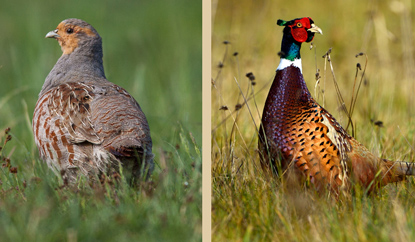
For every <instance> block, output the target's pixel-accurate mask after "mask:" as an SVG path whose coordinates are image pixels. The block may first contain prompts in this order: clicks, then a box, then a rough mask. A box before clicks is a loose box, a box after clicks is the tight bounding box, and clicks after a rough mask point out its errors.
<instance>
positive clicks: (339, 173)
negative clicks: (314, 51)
mask: <svg viewBox="0 0 415 242" xmlns="http://www.w3.org/2000/svg"><path fill="white" fill-rule="evenodd" d="M277 24H278V25H279V26H284V31H283V39H282V43H281V52H280V57H281V60H280V64H279V66H278V68H277V72H276V75H275V79H274V82H273V84H272V86H271V89H270V91H269V94H268V97H267V100H266V102H265V107H264V112H263V115H262V124H261V127H260V130H259V143H258V146H259V151H260V157H261V164H262V167H263V168H264V169H269V168H270V167H271V169H272V170H273V171H274V172H278V171H279V172H282V173H287V172H288V173H290V172H291V171H294V174H297V175H299V177H301V178H300V180H307V179H309V181H310V182H311V183H313V184H314V185H315V186H316V187H317V188H318V189H321V188H324V187H328V188H329V189H330V190H331V191H334V192H336V193H338V192H339V189H340V188H342V189H349V188H350V187H351V185H352V184H356V183H357V184H360V185H361V186H362V187H363V188H368V189H369V190H373V188H375V187H380V186H383V185H386V184H387V183H389V182H396V181H400V180H402V179H403V178H404V177H405V176H407V175H414V171H415V169H414V164H415V163H408V162H394V161H389V160H385V159H381V158H379V157H376V156H375V155H373V154H372V153H371V152H370V151H369V150H368V149H367V148H365V147H364V146H363V145H362V144H360V143H359V142H358V141H356V140H355V139H354V138H353V137H351V136H350V135H349V134H347V132H346V131H345V130H344V129H343V128H342V127H341V126H340V124H339V123H338V122H337V121H336V120H335V119H334V118H333V116H332V115H330V113H329V112H327V111H326V110H325V109H324V108H323V107H321V106H320V105H319V104H318V103H317V102H316V101H315V100H314V99H313V97H312V96H311V94H310V92H309V90H308V89H307V86H306V83H305V82H304V78H303V75H302V66H301V57H300V48H301V44H302V43H303V42H310V41H312V40H313V38H314V34H315V33H320V34H322V31H321V29H320V28H318V27H317V26H316V25H315V24H314V22H313V20H312V19H311V18H298V19H294V20H291V21H283V20H278V22H277Z"/></svg>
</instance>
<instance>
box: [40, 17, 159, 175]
mask: <svg viewBox="0 0 415 242" xmlns="http://www.w3.org/2000/svg"><path fill="white" fill-rule="evenodd" d="M46 38H54V39H56V40H57V41H58V42H59V45H60V46H61V49H62V52H63V54H62V56H61V57H60V58H59V60H58V61H57V62H56V64H55V66H54V67H53V68H52V70H51V71H50V73H49V75H48V76H47V77H46V80H45V82H44V84H43V87H42V90H41V91H40V94H39V99H38V101H37V103H36V107H35V110H34V114H33V121H32V128H33V133H34V137H35V142H36V145H37V147H38V149H39V154H40V157H41V159H42V160H44V161H46V163H47V164H48V166H49V167H50V168H51V169H53V171H55V173H56V174H58V175H59V174H61V175H62V177H63V178H64V181H66V182H69V183H74V182H76V181H77V179H78V178H79V176H80V175H84V176H86V177H87V178H89V179H95V178H96V177H98V176H100V175H101V174H108V173H109V172H111V171H116V172H119V168H120V165H121V166H122V167H123V169H124V170H123V171H124V172H125V174H127V175H128V173H130V177H131V180H136V181H138V180H139V179H146V178H148V177H149V176H150V174H151V172H152V170H153V168H154V163H153V156H154V155H153V153H152V140H151V137H150V129H149V126H148V123H147V120H146V117H145V115H144V113H143V111H142V110H141V108H140V106H139V105H138V103H137V102H136V100H135V99H134V98H133V97H132V96H131V95H130V94H129V93H128V92H127V91H126V90H124V89H123V88H121V87H119V86H117V85H115V84H113V83H111V82H109V81H108V80H107V79H106V77H105V74H104V67H103V61H102V57H103V54H102V41H101V37H100V36H99V34H98V32H97V31H96V30H95V29H94V28H93V27H92V26H91V25H90V24H88V23H86V22H85V21H83V20H80V19H66V20H64V21H62V22H61V23H60V24H59V25H58V27H57V28H56V29H55V30H53V31H51V32H49V33H48V34H47V35H46Z"/></svg>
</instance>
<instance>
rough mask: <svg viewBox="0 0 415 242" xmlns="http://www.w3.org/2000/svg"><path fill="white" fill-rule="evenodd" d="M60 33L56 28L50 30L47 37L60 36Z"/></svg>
mask: <svg viewBox="0 0 415 242" xmlns="http://www.w3.org/2000/svg"><path fill="white" fill-rule="evenodd" d="M59 37H60V36H59V34H58V30H57V29H55V30H53V31H50V32H49V33H47V34H46V36H45V38H55V39H56V38H59Z"/></svg>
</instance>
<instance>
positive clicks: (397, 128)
mask: <svg viewBox="0 0 415 242" xmlns="http://www.w3.org/2000/svg"><path fill="white" fill-rule="evenodd" d="M401 4H403V5H401ZM402 6H403V8H402ZM212 13H213V16H212V24H213V25H212V33H213V35H212V66H213V70H212V80H213V82H212V83H213V85H212V111H211V114H212V143H211V147H212V151H211V152H212V193H213V196H212V236H213V241H229V240H232V241H413V240H414V239H415V232H414V230H413V229H412V228H413V226H414V222H415V221H414V219H413V218H414V215H415V210H414V208H413V204H414V200H415V193H414V189H415V187H414V185H415V183H414V179H413V178H410V179H409V180H408V181H406V182H403V183H399V184H390V185H388V186H386V187H384V188H382V189H381V190H380V191H378V192H377V193H375V194H372V195H370V196H367V195H366V194H364V193H363V192H361V191H360V190H359V189H356V191H355V193H354V194H353V195H352V196H350V197H346V198H342V199H340V200H339V201H335V200H333V199H332V198H328V197H326V196H318V195H316V194H315V192H314V191H313V190H307V189H302V188H299V187H295V186H294V187H293V185H292V184H290V183H289V182H285V181H280V180H276V179H273V178H272V177H271V178H270V177H267V176H266V175H265V174H264V173H263V172H262V170H261V167H260V165H259V157H258V154H257V141H258V139H257V131H256V128H257V127H258V126H259V124H260V120H261V115H262V110H263V105H264V102H265V98H266V96H267V93H268V90H269V88H270V86H271V83H272V80H273V77H274V75H275V70H276V68H277V66H278V63H279V58H278V56H277V53H278V51H279V50H280V44H281V37H282V28H281V27H279V26H277V25H276V22H277V20H278V19H280V18H281V19H284V20H291V19H293V18H298V17H306V16H308V17H311V18H313V20H314V22H315V23H316V25H317V26H319V27H320V28H321V29H322V30H323V32H324V35H316V36H315V38H314V40H313V46H314V48H313V49H311V50H310V48H309V46H310V45H309V44H304V45H303V48H302V53H301V54H302V55H301V56H302V61H303V74H304V77H305V80H306V83H307V86H308V87H309V89H310V92H311V94H312V95H313V96H315V93H316V94H317V96H316V97H315V98H316V100H317V101H318V102H319V103H320V104H322V105H323V106H324V107H325V108H326V109H328V110H329V112H331V113H332V114H333V115H334V116H335V117H336V119H337V120H338V121H339V122H340V123H342V125H343V126H344V127H345V126H346V125H347V122H346V121H347V119H346V115H345V114H344V113H343V112H341V111H340V110H341V109H339V107H340V106H341V104H340V103H339V102H338V101H337V100H338V99H337V94H336V92H335V88H334V85H333V81H332V79H333V77H332V74H331V71H330V67H329V64H328V63H325V60H324V59H323V58H321V57H322V56H323V55H324V54H325V53H326V52H327V50H328V49H329V48H331V47H332V53H331V60H332V64H333V68H334V73H335V76H336V80H337V82H338V85H339V87H340V90H341V93H342V96H343V98H344V100H345V105H346V107H349V105H350V101H351V97H352V90H353V82H354V78H355V73H356V65H357V63H360V64H361V65H362V66H364V65H365V57H364V56H360V57H358V58H356V57H355V55H356V54H358V53H360V52H364V53H365V54H366V55H367V56H368V66H367V69H366V74H365V77H364V84H363V85H362V88H361V90H360V93H359V96H358V99H357V103H356V107H355V109H354V113H353V120H354V124H355V128H356V131H357V132H356V135H355V137H356V139H357V140H359V141H360V142H361V143H363V144H364V145H365V146H366V147H368V148H369V150H371V151H372V152H373V153H375V154H377V155H379V156H382V157H385V158H389V159H392V160H406V161H411V162H413V161H414V148H413V147H415V145H414V144H415V137H414V132H415V128H414V127H415V126H414V125H415V118H414V117H415V116H414V115H415V107H414V105H413V103H414V99H413V93H414V91H415V85H414V80H415V73H414V56H413V55H414V52H413V51H414V49H413V46H414V44H415V43H414V32H413V28H412V27H411V26H414V24H415V20H414V19H413V13H414V8H413V5H412V6H410V4H409V2H406V1H404V2H403V3H401V2H398V1H394V2H376V1H364V2H362V1H354V0H353V1H344V2H338V1H260V2H258V1H220V0H217V1H213V5H212ZM225 40H226V41H229V44H224V43H223V41H225ZM235 53H237V54H235ZM326 64H327V66H325V65H326ZM317 69H319V73H320V76H321V79H320V83H318V84H317V89H315V86H316V80H315V73H316V72H317ZM249 72H253V74H254V76H255V83H256V84H255V85H254V86H253V85H252V83H251V82H250V81H249V79H248V78H247V77H246V76H245V75H246V73H249ZM361 74H362V72H361V71H360V72H359V73H358V77H360V76H361ZM244 97H245V98H249V101H248V102H247V103H246V105H245V103H244ZM241 105H242V108H240V109H238V108H237V107H238V106H241ZM225 107H226V108H225ZM376 121H382V122H383V127H379V126H376V125H375V124H374V122H376ZM350 131H351V130H350V129H349V132H350Z"/></svg>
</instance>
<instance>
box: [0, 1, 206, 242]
mask: <svg viewBox="0 0 415 242" xmlns="http://www.w3.org/2000/svg"><path fill="white" fill-rule="evenodd" d="M0 5H1V7H0V22H1V24H0V32H1V35H0V46H1V48H0V84H1V85H0V132H1V134H0V140H2V141H4V140H5V139H6V136H5V134H4V133H3V132H2V130H4V129H5V128H6V127H10V128H11V131H10V134H11V136H12V140H11V141H9V142H8V143H7V145H6V146H5V147H4V149H3V150H2V151H1V152H2V153H0V155H2V157H3V158H9V159H10V163H11V165H12V166H14V167H17V168H18V172H17V173H10V172H9V170H8V169H7V165H6V163H5V162H4V161H0V163H2V164H3V167H2V168H1V169H2V170H1V172H0V184H1V185H0V234H1V238H0V241H11V240H13V241H56V240H68V241H77V240H84V241H85V240H86V241H93V240H100V241H114V240H118V241H136V240H138V239H140V240H143V241H144V240H145V241H190V240H192V241H194V240H200V239H201V199H202V198H201V155H200V150H199V147H200V146H201V138H202V137H201V128H202V118H201V117H202V112H201V107H202V102H201V91H202V90H201V73H202V71H201V70H202V54H201V53H202V52H201V48H202V40H201V33H202V29H201V27H202V20H201V14H202V12H201V11H202V7H201V6H202V4H201V1H191V2H188V1H184V0H179V1H172V0H162V1H148V0H144V1H95V0H94V1H50V0H42V1H34V2H33V1H32V2H30V1H23V0H17V1H1V4H0ZM67 18H80V19H83V20H85V21H87V22H88V23H90V24H91V25H92V26H94V28H95V29H96V30H97V31H98V32H99V34H100V35H101V37H102V39H103V52H104V68H105V72H106V76H107V78H108V80H109V81H111V82H113V83H115V84H117V85H120V86H122V87H124V88H125V89H126V90H128V92H129V93H130V94H132V95H133V96H134V97H135V98H136V100H137V101H138V102H139V103H140V106H141V108H142V109H143V111H144V112H145V114H146V116H147V120H148V122H149V125H150V130H151V136H152V138H153V153H155V155H156V158H155V161H156V163H157V164H156V169H155V172H154V175H153V183H152V184H151V185H149V186H150V187H149V188H147V189H143V190H145V191H137V190H135V189H131V188H129V187H121V188H119V189H115V190H111V189H110V188H108V187H107V188H106V190H105V189H104V191H101V190H100V189H98V190H96V189H91V188H87V187H80V188H79V189H80V190H79V191H77V192H72V191H67V190H65V189H63V191H62V190H61V189H58V187H59V179H58V178H56V177H55V176H54V175H53V174H52V173H51V172H49V171H48V169H47V167H46V166H45V165H44V164H43V163H41V162H39V159H38V154H37V149H36V147H35V143H34V140H33V136H32V133H31V118H32V114H33V109H34V106H35V103H36V101H37V98H38V93H39V92H40V89H41V87H42V85H43V82H44V80H45V77H46V76H47V74H48V73H49V71H50V70H51V69H52V67H53V66H54V64H55V63H56V61H57V60H58V58H59V57H60V56H61V54H62V52H61V50H60V47H59V45H58V43H57V41H55V40H51V39H45V38H44V37H45V35H46V33H47V32H49V31H51V30H54V29H55V28H56V26H57V25H58V24H59V23H60V22H61V21H62V20H64V19H67ZM0 146H3V143H2V144H0ZM96 193H100V194H98V195H97V194H96ZM101 193H102V194H101Z"/></svg>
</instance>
